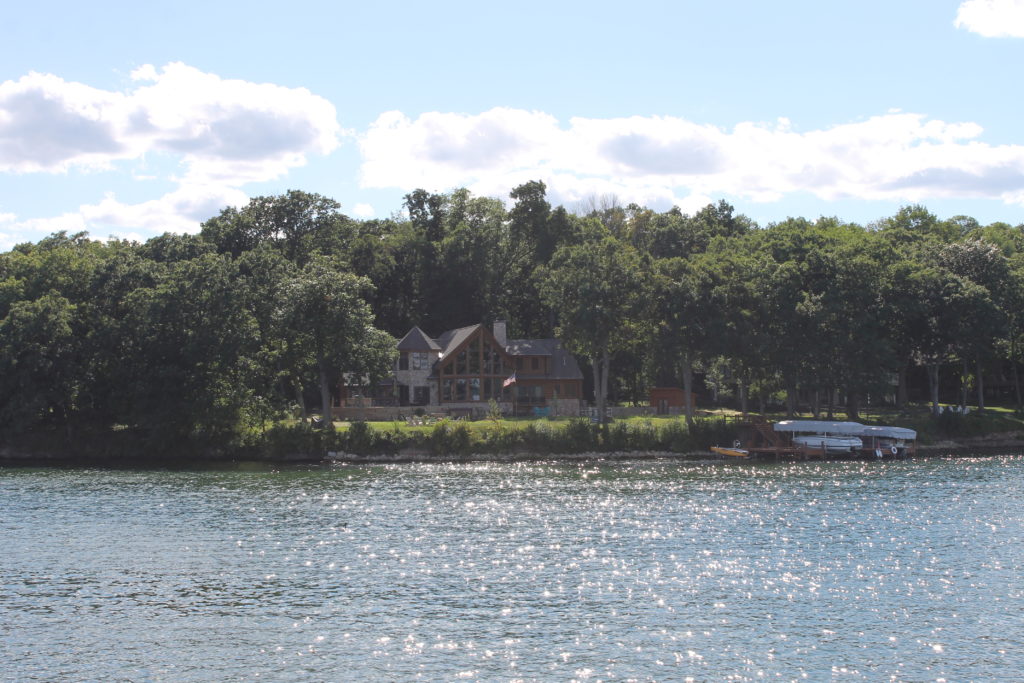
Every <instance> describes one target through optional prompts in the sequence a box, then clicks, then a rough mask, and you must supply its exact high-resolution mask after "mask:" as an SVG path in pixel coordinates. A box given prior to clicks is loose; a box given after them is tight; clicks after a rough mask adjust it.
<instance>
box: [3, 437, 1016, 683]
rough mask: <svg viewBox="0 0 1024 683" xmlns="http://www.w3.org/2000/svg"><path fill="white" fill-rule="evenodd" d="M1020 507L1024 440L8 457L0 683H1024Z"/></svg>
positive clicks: (4, 525)
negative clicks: (230, 459)
mask: <svg viewBox="0 0 1024 683" xmlns="http://www.w3.org/2000/svg"><path fill="white" fill-rule="evenodd" d="M1022 501H1024V457H1022V456H1007V457H989V458H979V459H969V458H967V459H922V460H911V461H901V462H892V463H889V462H887V463H840V462H833V463H817V464H783V465H711V466H709V465H693V464H680V463H672V462H661V461H656V462H633V463H613V464H611V463H605V464H599V463H594V464H587V465H578V464H535V463H531V464H476V465H465V464H443V465H409V464H404V465H394V466H358V467H331V468H308V469H285V470H280V471H274V470H269V469H267V470H263V469H248V470H245V469H240V470H233V471H188V472H181V471H108V470H88V469H78V470H39V469H0V678H2V679H4V680H18V681H23V680H111V679H127V680H173V681H189V680H225V679H229V680H239V679H244V680H251V679H259V680H352V679H367V678H374V679H388V680H394V679H402V680H405V679H412V678H417V677H421V678H424V679H433V680H437V679H445V680H451V679H456V678H465V679H470V680H475V679H482V680H487V679H499V680H501V679H521V680H552V679H555V680H569V679H579V680H587V679H589V680H599V679H605V680H608V679H611V680H623V679H635V680H683V679H686V678H687V677H689V678H692V679H694V680H708V679H713V680H738V681H742V680H760V679H779V680H800V679H807V680H822V679H832V678H836V679H870V680H882V679H892V680H937V679H948V680H965V679H992V678H1000V679H1006V680H1012V679H1017V680H1021V679H1024V642H1022V641H1024V579H1022V576H1021V569H1022V560H1024V546H1022V544H1021V541H1022V538H1024V529H1022V526H1024V524H1022V522H1024V511H1022V505H1021V503H1022Z"/></svg>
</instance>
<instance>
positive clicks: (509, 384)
mask: <svg viewBox="0 0 1024 683" xmlns="http://www.w3.org/2000/svg"><path fill="white" fill-rule="evenodd" d="M398 352H399V356H398V360H397V361H396V363H395V370H394V373H393V376H392V377H391V378H390V379H389V380H387V381H386V382H384V383H382V384H381V385H380V386H378V387H376V388H375V390H374V392H373V393H374V398H373V404H374V405H376V406H386V405H397V406H410V407H424V408H425V409H426V410H428V411H429V409H430V407H435V408H439V409H442V410H449V411H466V412H474V413H477V414H480V413H483V412H486V410H487V407H488V405H489V402H490V400H491V399H494V400H495V401H496V402H497V403H498V404H499V406H500V407H501V409H502V412H503V413H505V414H512V413H515V414H518V415H531V414H532V415H579V413H580V405H581V404H580V400H581V399H582V398H583V374H582V373H581V372H580V368H579V365H578V364H577V363H576V359H575V358H574V357H573V355H572V354H571V353H569V352H568V351H567V350H565V349H564V348H563V347H562V344H561V342H560V341H559V340H557V339H508V338H507V326H506V323H505V322H504V321H502V320H499V321H495V323H494V327H493V329H488V328H487V327H486V326H485V325H481V324H477V325H470V326H469V327H460V328H459V329H456V330H448V331H447V332H444V333H442V334H441V335H440V336H438V337H436V338H431V337H430V336H429V335H427V334H426V333H425V332H424V331H423V330H421V329H420V328H419V327H413V328H412V329H411V330H409V332H408V333H407V334H406V335H405V336H404V337H402V339H401V341H399V342H398ZM343 389H344V390H345V394H347V395H348V396H351V395H352V393H351V392H352V388H351V387H346V388H343ZM345 398H346V396H343V397H342V399H343V403H344V399H345Z"/></svg>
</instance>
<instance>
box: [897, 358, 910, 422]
mask: <svg viewBox="0 0 1024 683" xmlns="http://www.w3.org/2000/svg"><path fill="white" fill-rule="evenodd" d="M909 364H910V362H909V361H904V363H903V365H901V366H900V370H899V374H898V377H899V385H898V386H897V387H896V408H897V409H898V410H899V411H900V412H901V413H902V412H903V411H905V410H906V409H907V366H908V365H909Z"/></svg>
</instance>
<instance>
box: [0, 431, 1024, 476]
mask: <svg viewBox="0 0 1024 683" xmlns="http://www.w3.org/2000/svg"><path fill="white" fill-rule="evenodd" d="M1007 451H1009V452H1007ZM1013 452H1024V432H1006V433H995V434H987V435H984V436H977V437H966V438H963V439H957V440H952V439H946V440H943V441H939V442H936V443H931V444H921V445H918V446H917V449H916V452H915V454H914V455H913V456H909V458H908V459H913V458H928V457H942V456H955V457H969V456H972V455H978V456H993V455H1001V454H1012V453H1013ZM642 460H677V461H680V462H687V463H691V464H702V465H714V464H720V463H725V462H745V463H749V462H775V461H773V460H770V459H762V460H746V459H744V460H729V459H727V458H725V457H723V456H717V455H715V454H713V453H711V452H710V451H690V452H685V453H677V452H673V451H607V452H604V451H588V452H582V453H531V452H527V451H513V452H508V453H466V454H444V455H438V454H434V453H431V452H429V451H424V450H421V449H403V450H400V451H398V452H397V453H376V454H358V453H344V452H336V451H332V452H328V453H327V454H326V456H324V457H316V456H310V455H306V454H300V453H295V454H292V455H287V456H282V457H276V458H252V457H246V456H245V455H244V454H236V456H234V457H223V456H221V457H209V458H203V457H194V458H170V459H159V460H150V459H148V458H138V459H136V458H125V457H117V458H114V457H102V456H100V457H90V456H82V455H70V456H69V455H62V454H46V455H44V454H40V453H29V452H25V451H18V450H15V449H13V448H10V447H0V467H143V468H160V467H189V466H196V465H202V466H206V465H230V464H240V463H263V464H267V465H334V464H337V465H364V464H365V465H379V464H405V463H409V464H418V463H514V462H515V463H518V462H522V463H530V462H576V463H586V462H602V461H604V462H608V461H611V462H623V461H642ZM825 460H842V458H826V459H825Z"/></svg>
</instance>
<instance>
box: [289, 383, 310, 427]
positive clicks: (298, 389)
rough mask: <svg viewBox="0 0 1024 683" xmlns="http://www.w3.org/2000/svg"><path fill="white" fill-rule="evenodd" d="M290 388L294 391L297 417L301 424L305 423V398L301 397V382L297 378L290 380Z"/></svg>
mask: <svg viewBox="0 0 1024 683" xmlns="http://www.w3.org/2000/svg"><path fill="white" fill-rule="evenodd" d="M292 387H293V388H294V389H295V402H296V403H297V404H298V405H299V416H300V418H301V420H302V422H305V421H306V418H307V417H308V414H307V413H306V397H305V396H303V395H302V382H300V381H299V380H298V379H297V378H296V379H293V380H292Z"/></svg>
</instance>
